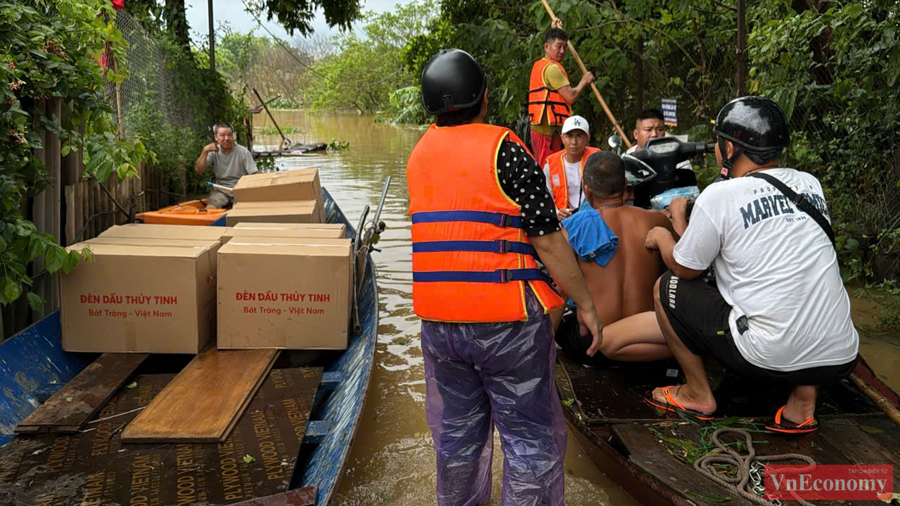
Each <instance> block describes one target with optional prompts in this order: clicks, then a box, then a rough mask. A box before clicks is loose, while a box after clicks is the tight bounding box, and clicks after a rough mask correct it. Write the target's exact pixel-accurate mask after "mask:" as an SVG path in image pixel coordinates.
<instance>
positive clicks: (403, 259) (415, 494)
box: [255, 111, 900, 506]
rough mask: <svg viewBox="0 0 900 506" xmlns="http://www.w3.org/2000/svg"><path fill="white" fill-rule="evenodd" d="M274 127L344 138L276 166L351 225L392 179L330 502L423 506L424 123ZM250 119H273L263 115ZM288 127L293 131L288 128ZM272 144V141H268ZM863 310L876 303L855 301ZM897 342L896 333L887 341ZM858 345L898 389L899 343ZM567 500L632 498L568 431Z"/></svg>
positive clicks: (427, 478)
mask: <svg viewBox="0 0 900 506" xmlns="http://www.w3.org/2000/svg"><path fill="white" fill-rule="evenodd" d="M274 115H275V118H276V120H277V121H278V123H279V125H281V126H291V127H294V129H299V131H300V132H302V133H300V134H297V133H292V134H290V135H288V137H289V138H290V139H291V141H293V142H295V143H296V142H302V143H316V142H324V143H330V142H331V141H332V140H337V141H345V142H349V148H347V149H346V150H343V151H335V152H329V153H321V154H310V155H304V156H300V157H291V158H281V159H279V160H278V162H277V164H278V166H279V168H280V169H281V170H290V169H295V168H301V167H318V168H319V170H320V177H321V180H322V184H323V186H325V187H326V188H327V189H328V191H329V192H330V193H331V195H332V196H333V197H334V198H335V200H336V201H337V202H338V204H339V205H340V206H341V209H343V211H344V213H346V214H347V216H348V217H349V219H350V221H351V223H356V220H357V219H358V217H359V216H360V213H361V212H362V210H363V208H364V206H366V205H370V206H372V207H373V208H374V206H375V205H376V203H377V201H378V198H379V196H380V193H381V188H382V184H383V182H384V179H385V177H386V176H388V175H390V176H392V177H393V184H392V185H391V187H390V190H389V191H388V198H387V203H386V205H385V209H384V213H383V215H382V220H383V221H384V222H385V223H386V224H387V227H388V228H387V230H386V231H385V233H384V234H382V237H381V241H380V242H379V243H378V245H377V247H378V248H380V249H381V250H382V251H381V252H378V253H375V254H374V258H375V262H376V265H377V268H378V290H379V303H380V325H379V335H378V347H377V355H376V364H375V370H374V373H373V378H372V384H371V387H370V391H369V397H368V399H367V400H366V407H365V413H364V415H363V419H362V424H361V426H360V428H359V432H358V434H357V438H356V441H355V443H354V445H353V449H352V451H351V454H350V459H349V462H348V463H347V468H346V470H345V472H344V476H343V477H342V479H341V483H340V486H339V489H338V492H337V494H336V496H335V500H334V504H337V505H342V506H343V505H372V504H391V505H398V506H425V505H432V504H435V503H436V501H435V497H434V486H435V458H434V450H433V449H432V446H431V432H430V431H429V429H428V425H427V423H426V420H425V381H424V377H425V374H424V367H423V361H422V352H421V348H420V346H419V332H420V322H419V320H418V318H417V317H416V316H415V314H413V311H412V273H411V258H412V250H411V243H410V221H409V215H408V214H407V206H408V203H409V199H408V194H407V190H406V160H407V157H408V156H409V154H410V152H411V151H412V148H413V146H414V145H415V143H416V142H417V141H418V140H419V137H420V136H421V135H422V132H423V131H424V130H423V129H422V128H414V127H405V126H394V125H389V124H383V123H377V122H375V121H373V119H372V118H370V117H360V116H333V115H307V114H304V113H302V112H299V111H274ZM255 125H256V126H257V127H265V126H268V125H272V121H271V120H270V119H269V118H267V117H266V116H265V115H264V113H263V114H261V115H257V116H256V117H255ZM292 130H293V129H292ZM278 140H279V139H278V137H272V136H259V135H257V138H256V149H257V150H259V149H266V148H269V149H274V147H272V145H273V144H274V145H277V143H278ZM275 147H277V146H275ZM855 309H856V312H857V313H858V314H860V315H862V316H865V315H866V311H869V312H871V311H874V309H872V308H871V307H868V306H865V305H864V304H857V305H855ZM894 342H895V343H896V342H897V341H896V340H895V341H894ZM863 353H864V354H865V355H866V356H867V357H871V358H870V361H871V363H872V365H873V367H875V368H876V370H877V371H878V372H879V373H882V374H885V375H887V376H885V379H886V380H887V381H889V383H890V385H891V387H893V388H894V389H895V390H896V389H900V373H898V371H900V349H898V348H897V347H896V344H892V343H891V342H890V341H886V340H881V339H875V338H866V339H865V340H864V344H863ZM494 447H495V454H494V473H493V474H494V478H495V479H494V492H493V499H492V504H500V479H499V477H500V476H501V475H502V453H501V452H500V449H499V448H500V444H499V439H497V438H496V437H495V444H494ZM565 469H566V503H567V504H572V505H581V506H592V505H626V506H627V505H633V504H637V503H636V502H635V501H634V500H633V499H631V498H630V496H628V495H627V494H626V493H625V492H624V491H623V490H622V489H621V488H619V487H618V486H617V485H616V484H615V483H614V482H612V480H610V479H609V478H608V477H606V475H604V474H603V473H602V472H600V470H599V469H597V467H596V466H594V464H593V463H592V462H591V461H590V460H589V459H588V457H587V456H586V455H585V454H584V452H583V451H582V450H581V448H579V446H578V443H577V442H576V441H575V437H574V436H573V435H572V434H571V433H570V434H569V445H568V449H567V452H566V461H565Z"/></svg>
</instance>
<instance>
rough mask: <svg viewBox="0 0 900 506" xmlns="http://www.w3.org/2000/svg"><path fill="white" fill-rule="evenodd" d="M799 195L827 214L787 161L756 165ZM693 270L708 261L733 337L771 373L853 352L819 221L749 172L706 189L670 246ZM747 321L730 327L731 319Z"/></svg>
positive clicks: (811, 185)
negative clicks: (774, 166) (771, 166)
mask: <svg viewBox="0 0 900 506" xmlns="http://www.w3.org/2000/svg"><path fill="white" fill-rule="evenodd" d="M765 173H766V174H770V175H772V176H774V177H776V178H778V179H779V180H781V181H782V182H783V183H784V184H786V185H787V186H789V187H790V188H792V189H793V190H794V191H796V192H797V193H799V194H802V195H804V196H805V197H806V198H807V200H809V201H810V202H811V203H812V204H813V205H814V206H815V207H816V208H817V209H818V210H819V211H820V212H821V213H822V214H824V215H825V216H826V217H827V218H828V219H829V221H830V220H831V217H830V216H829V215H828V208H827V207H826V205H825V197H824V194H823V193H822V186H821V185H820V184H819V181H818V180H817V179H816V178H814V177H813V176H811V175H810V174H807V173H805V172H799V171H796V170H793V169H769V170H766V171H765ZM674 257H675V260H676V261H677V262H678V263H679V264H681V265H683V266H684V267H687V268H689V269H694V270H703V269H706V268H707V267H709V266H710V264H712V263H713V262H715V270H716V279H717V283H718V287H719V292H720V293H721V294H722V297H723V298H724V299H725V301H726V302H728V304H730V305H731V306H732V311H731V315H730V317H729V323H730V326H731V334H732V336H733V337H734V342H735V345H736V346H737V348H738V350H740V352H741V354H742V355H743V356H744V358H746V359H747V361H748V362H750V363H751V364H753V365H756V366H758V367H762V368H765V369H771V370H776V371H796V370H800V369H807V368H810V367H821V366H830V365H841V364H846V363H847V362H849V361H851V360H853V358H854V357H856V354H857V352H858V350H859V335H858V334H857V332H856V328H855V327H854V326H853V321H852V320H851V319H850V299H849V297H848V295H847V291H846V289H844V285H843V283H842V281H841V275H840V271H839V268H838V263H837V254H836V253H835V251H834V248H833V247H832V245H831V241H830V240H829V239H828V236H827V235H825V232H824V231H823V230H822V228H821V227H820V226H819V225H818V224H817V223H816V222H815V221H814V220H813V219H812V218H811V217H809V215H807V214H806V213H805V212H803V211H801V210H800V209H798V208H797V206H795V205H794V203H793V202H791V201H790V200H788V198H787V197H785V196H784V195H783V194H782V193H781V192H780V191H778V189H777V188H775V187H773V186H772V185H770V184H769V183H767V182H766V181H764V180H762V179H759V178H755V177H746V176H745V177H740V178H737V179H730V180H727V181H722V182H719V183H716V184H713V185H710V186H709V187H707V188H706V189H705V190H704V191H703V193H701V194H700V197H698V198H697V202H696V203H695V205H694V210H693V212H692V213H691V219H690V224H689V225H688V228H687V230H686V231H685V233H684V236H683V237H682V238H681V239H680V240H679V241H678V244H677V245H676V246H675V251H674ZM742 316H746V322H747V327H748V328H745V327H744V326H743V325H741V326H740V327H742V328H743V329H744V332H743V333H741V332H740V331H739V326H738V324H737V321H738V319H740V318H741V317H742Z"/></svg>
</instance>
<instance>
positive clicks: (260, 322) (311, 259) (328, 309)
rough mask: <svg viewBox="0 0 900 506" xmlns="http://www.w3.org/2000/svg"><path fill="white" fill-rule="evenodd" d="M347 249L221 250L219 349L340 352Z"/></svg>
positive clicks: (339, 244)
mask: <svg viewBox="0 0 900 506" xmlns="http://www.w3.org/2000/svg"><path fill="white" fill-rule="evenodd" d="M296 242H299V243H303V242H305V243H306V244H294V243H296ZM351 250H352V246H351V242H350V240H349V239H308V238H307V239H287V238H285V239H283V240H282V243H281V244H275V243H266V244H254V243H251V242H245V241H243V240H239V239H233V240H231V241H230V242H229V243H228V244H226V245H224V246H222V248H221V249H220V250H219V271H218V272H219V287H218V306H219V307H218V320H219V323H218V328H219V330H218V334H217V335H218V347H219V349H245V348H282V349H291V350H342V349H346V348H347V336H348V332H349V323H350V307H351V300H352V299H351V290H352V288H351V287H352V286H353V280H352V278H351Z"/></svg>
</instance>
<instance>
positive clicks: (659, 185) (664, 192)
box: [608, 135, 715, 210]
mask: <svg viewBox="0 0 900 506" xmlns="http://www.w3.org/2000/svg"><path fill="white" fill-rule="evenodd" d="M608 142H609V145H610V147H611V148H612V149H613V150H614V151H616V152H617V153H619V154H620V155H621V156H622V160H623V161H624V162H625V177H626V179H627V180H628V186H629V187H630V188H631V189H632V190H633V192H634V205H635V206H638V207H643V208H645V209H650V208H653V209H657V210H662V209H665V208H666V207H668V206H669V203H670V202H671V201H672V199H674V198H677V197H688V198H690V199H692V200H693V199H695V198H697V196H698V195H699V194H700V190H699V188H697V176H696V174H694V171H693V170H692V169H690V168H680V167H679V165H680V164H681V163H682V162H684V161H686V160H690V159H691V158H693V157H695V156H697V155H701V154H704V153H712V152H713V150H714V149H715V144H712V143H709V144H707V143H704V142H683V141H681V140H679V139H678V138H677V137H659V138H656V139H650V140H649V141H648V142H647V144H646V145H645V146H644V148H643V149H639V150H637V151H634V152H631V153H624V154H622V153H621V149H622V139H621V138H620V137H619V136H618V135H614V136H612V137H610V138H609V140H608Z"/></svg>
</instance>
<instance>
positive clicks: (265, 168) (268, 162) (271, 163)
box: [256, 156, 280, 172]
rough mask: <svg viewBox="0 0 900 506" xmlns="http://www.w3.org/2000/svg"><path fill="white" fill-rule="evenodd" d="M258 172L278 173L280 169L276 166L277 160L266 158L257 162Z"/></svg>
mask: <svg viewBox="0 0 900 506" xmlns="http://www.w3.org/2000/svg"><path fill="white" fill-rule="evenodd" d="M256 170H258V171H260V172H278V171H279V170H280V169H279V168H278V165H276V164H275V158H274V157H271V156H266V157H263V158H260V159H258V160H256Z"/></svg>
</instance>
